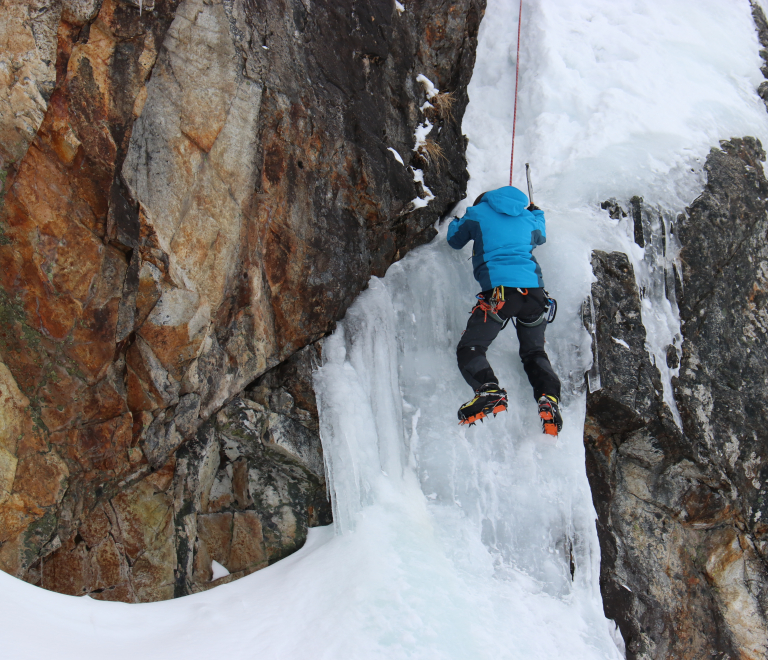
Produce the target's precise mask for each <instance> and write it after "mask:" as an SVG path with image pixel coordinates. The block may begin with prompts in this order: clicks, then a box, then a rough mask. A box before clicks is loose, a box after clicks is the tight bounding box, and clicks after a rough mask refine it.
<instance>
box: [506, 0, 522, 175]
mask: <svg viewBox="0 0 768 660" xmlns="http://www.w3.org/2000/svg"><path fill="white" fill-rule="evenodd" d="M522 24H523V0H520V11H519V13H518V15H517V59H516V60H515V110H514V112H513V115H512V155H511V156H510V158H509V185H510V186H511V185H512V169H513V167H514V164H515V127H516V125H517V81H518V78H519V76H520V26H522Z"/></svg>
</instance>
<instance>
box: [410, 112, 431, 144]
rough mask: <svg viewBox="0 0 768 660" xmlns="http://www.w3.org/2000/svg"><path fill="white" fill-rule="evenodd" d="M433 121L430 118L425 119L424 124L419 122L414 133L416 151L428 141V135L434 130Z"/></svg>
mask: <svg viewBox="0 0 768 660" xmlns="http://www.w3.org/2000/svg"><path fill="white" fill-rule="evenodd" d="M432 128H433V126H432V122H431V121H429V119H425V120H424V123H423V124H418V125H417V126H416V130H415V131H414V133H413V139H414V140H415V142H416V143H415V144H414V146H413V150H414V151H419V149H421V148H422V147H423V146H424V145H425V144H426V142H427V135H429V133H430V131H431V130H432Z"/></svg>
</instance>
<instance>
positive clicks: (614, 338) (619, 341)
mask: <svg viewBox="0 0 768 660" xmlns="http://www.w3.org/2000/svg"><path fill="white" fill-rule="evenodd" d="M611 339H613V341H615V342H616V343H617V344H618V345H619V346H623V347H624V348H626V349H629V344H628V343H627V342H625V341H624V340H623V339H619V338H618V337H611Z"/></svg>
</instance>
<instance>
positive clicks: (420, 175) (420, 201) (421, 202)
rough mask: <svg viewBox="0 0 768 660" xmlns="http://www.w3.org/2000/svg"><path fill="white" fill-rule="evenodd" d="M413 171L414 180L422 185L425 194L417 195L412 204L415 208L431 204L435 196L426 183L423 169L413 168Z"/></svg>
mask: <svg viewBox="0 0 768 660" xmlns="http://www.w3.org/2000/svg"><path fill="white" fill-rule="evenodd" d="M411 171H412V172H413V180H414V181H415V182H416V183H418V184H419V185H421V190H422V193H423V194H424V197H415V198H414V199H412V200H411V204H413V206H414V208H417V209H423V208H424V207H425V206H427V204H429V203H430V202H431V201H432V200H433V199H434V198H435V196H434V194H433V193H432V191H431V190H430V189H429V188H428V187H427V184H426V183H424V172H423V171H422V170H419V169H416V168H413V167H412V168H411Z"/></svg>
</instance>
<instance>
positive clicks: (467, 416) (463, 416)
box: [459, 383, 507, 424]
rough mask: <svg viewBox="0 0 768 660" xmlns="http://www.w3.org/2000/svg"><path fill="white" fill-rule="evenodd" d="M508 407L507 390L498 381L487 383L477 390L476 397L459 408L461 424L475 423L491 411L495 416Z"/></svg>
mask: <svg viewBox="0 0 768 660" xmlns="http://www.w3.org/2000/svg"><path fill="white" fill-rule="evenodd" d="M506 409H507V391H506V390H504V389H502V388H500V387H499V385H498V383H486V384H485V385H481V386H480V387H479V388H478V390H477V391H476V392H475V398H474V399H472V400H471V401H467V402H466V403H465V404H464V405H463V406H461V408H459V424H474V423H475V422H478V421H480V420H481V419H483V418H484V417H488V415H490V414H491V413H493V416H494V417H495V416H496V415H497V414H498V413H500V412H504V411H505V410H506Z"/></svg>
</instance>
